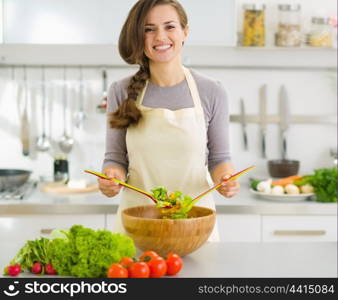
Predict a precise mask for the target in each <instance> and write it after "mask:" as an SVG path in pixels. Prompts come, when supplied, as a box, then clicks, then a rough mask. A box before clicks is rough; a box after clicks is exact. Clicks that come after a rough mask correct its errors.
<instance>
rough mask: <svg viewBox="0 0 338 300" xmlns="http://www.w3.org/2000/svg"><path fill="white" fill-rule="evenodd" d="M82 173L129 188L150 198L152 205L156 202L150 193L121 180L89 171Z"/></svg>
mask: <svg viewBox="0 0 338 300" xmlns="http://www.w3.org/2000/svg"><path fill="white" fill-rule="evenodd" d="M84 171H85V172H86V173H89V174H92V175H95V176H97V177H99V178H102V179H107V180H111V181H114V182H116V183H118V184H120V185H122V186H124V187H127V188H129V189H132V190H134V191H136V192H138V193H141V194H142V195H144V196H146V197H148V198H150V199H151V200H152V201H153V202H154V203H157V200H156V199H155V198H154V197H153V196H152V195H151V194H150V193H148V192H146V191H143V190H141V189H139V188H137V187H135V186H132V185H130V184H128V183H125V182H123V181H121V180H118V179H116V178H110V177H108V176H107V175H105V174H102V173H99V172H95V171H90V170H84Z"/></svg>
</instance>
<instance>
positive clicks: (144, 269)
mask: <svg viewBox="0 0 338 300" xmlns="http://www.w3.org/2000/svg"><path fill="white" fill-rule="evenodd" d="M128 271H129V277H131V278H148V277H149V274H150V270H149V266H148V265H147V264H146V263H145V262H136V263H133V264H132V265H131V266H130V267H129V268H128Z"/></svg>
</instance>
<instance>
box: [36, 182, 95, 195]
mask: <svg viewBox="0 0 338 300" xmlns="http://www.w3.org/2000/svg"><path fill="white" fill-rule="evenodd" d="M40 189H41V191H43V192H46V193H52V194H81V193H93V192H97V191H98V190H99V187H98V185H97V184H87V186H86V187H85V188H70V187H68V186H67V184H64V183H62V182H48V183H45V184H44V185H42V186H41V187H40Z"/></svg>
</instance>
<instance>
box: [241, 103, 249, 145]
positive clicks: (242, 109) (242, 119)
mask: <svg viewBox="0 0 338 300" xmlns="http://www.w3.org/2000/svg"><path fill="white" fill-rule="evenodd" d="M240 101H241V102H240V103H241V115H240V122H241V125H242V133H243V144H244V149H245V150H248V135H247V132H246V115H245V106H244V100H243V98H241V100H240Z"/></svg>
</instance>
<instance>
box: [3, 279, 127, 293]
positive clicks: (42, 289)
mask: <svg viewBox="0 0 338 300" xmlns="http://www.w3.org/2000/svg"><path fill="white" fill-rule="evenodd" d="M18 283H19V282H18V281H14V284H10V285H9V286H8V288H7V289H6V290H3V293H4V294H5V295H6V296H9V297H14V296H17V295H18V294H19V293H23V294H50V293H51V294H68V295H69V296H70V297H73V296H74V295H76V294H125V293H127V284H126V283H107V282H104V281H102V282H100V283H88V282H84V281H81V282H79V283H74V282H72V283H65V282H60V283H57V282H53V283H46V282H43V283H40V282H37V281H34V282H27V283H25V285H24V288H23V289H22V290H18V289H17V286H16V284H18Z"/></svg>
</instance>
